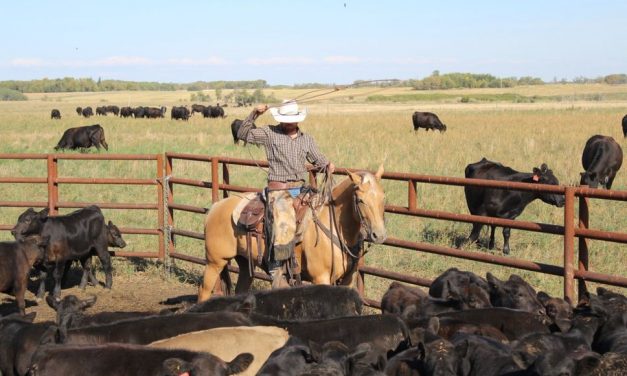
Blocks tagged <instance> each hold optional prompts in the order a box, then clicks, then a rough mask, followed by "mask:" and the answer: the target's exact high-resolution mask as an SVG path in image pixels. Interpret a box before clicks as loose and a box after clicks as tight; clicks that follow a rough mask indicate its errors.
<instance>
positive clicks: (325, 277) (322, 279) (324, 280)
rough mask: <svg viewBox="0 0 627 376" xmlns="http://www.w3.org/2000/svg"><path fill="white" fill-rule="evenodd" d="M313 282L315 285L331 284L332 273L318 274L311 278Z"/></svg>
mask: <svg viewBox="0 0 627 376" xmlns="http://www.w3.org/2000/svg"><path fill="white" fill-rule="evenodd" d="M311 282H312V283H313V284H314V285H330V284H331V275H329V274H328V273H324V274H320V275H317V276H315V277H312V278H311Z"/></svg>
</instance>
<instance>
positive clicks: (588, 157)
mask: <svg viewBox="0 0 627 376" xmlns="http://www.w3.org/2000/svg"><path fill="white" fill-rule="evenodd" d="M622 162H623V151H622V149H621V147H620V145H619V144H618V143H617V142H616V140H614V138H612V137H609V136H601V135H595V136H592V137H590V139H588V141H587V142H586V146H585V147H584V149H583V154H582V155H581V164H582V166H583V168H584V169H585V170H586V171H588V170H594V169H597V168H601V166H602V165H607V167H610V168H612V167H617V169H618V168H620V166H621V165H622Z"/></svg>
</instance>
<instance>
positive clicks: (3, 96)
mask: <svg viewBox="0 0 627 376" xmlns="http://www.w3.org/2000/svg"><path fill="white" fill-rule="evenodd" d="M0 100H2V101H27V100H28V98H27V97H26V95H24V94H22V93H21V92H19V91H17V90H12V89H6V88H0Z"/></svg>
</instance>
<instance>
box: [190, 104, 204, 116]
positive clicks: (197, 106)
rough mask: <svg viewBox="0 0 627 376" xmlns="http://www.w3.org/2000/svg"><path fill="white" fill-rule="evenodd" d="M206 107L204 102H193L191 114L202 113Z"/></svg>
mask: <svg viewBox="0 0 627 376" xmlns="http://www.w3.org/2000/svg"><path fill="white" fill-rule="evenodd" d="M206 108H207V106H205V105H204V104H193V105H192V115H193V114H194V113H196V112H200V113H201V114H204V112H205V109H206Z"/></svg>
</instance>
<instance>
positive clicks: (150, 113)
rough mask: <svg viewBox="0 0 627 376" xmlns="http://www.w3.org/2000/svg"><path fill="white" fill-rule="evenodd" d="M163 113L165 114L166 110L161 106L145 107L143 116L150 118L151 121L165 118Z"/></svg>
mask: <svg viewBox="0 0 627 376" xmlns="http://www.w3.org/2000/svg"><path fill="white" fill-rule="evenodd" d="M165 112H166V108H165V107H163V106H162V107H161V108H157V107H146V108H145V112H144V116H145V117H147V118H151V119H155V118H162V117H164V116H165Z"/></svg>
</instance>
